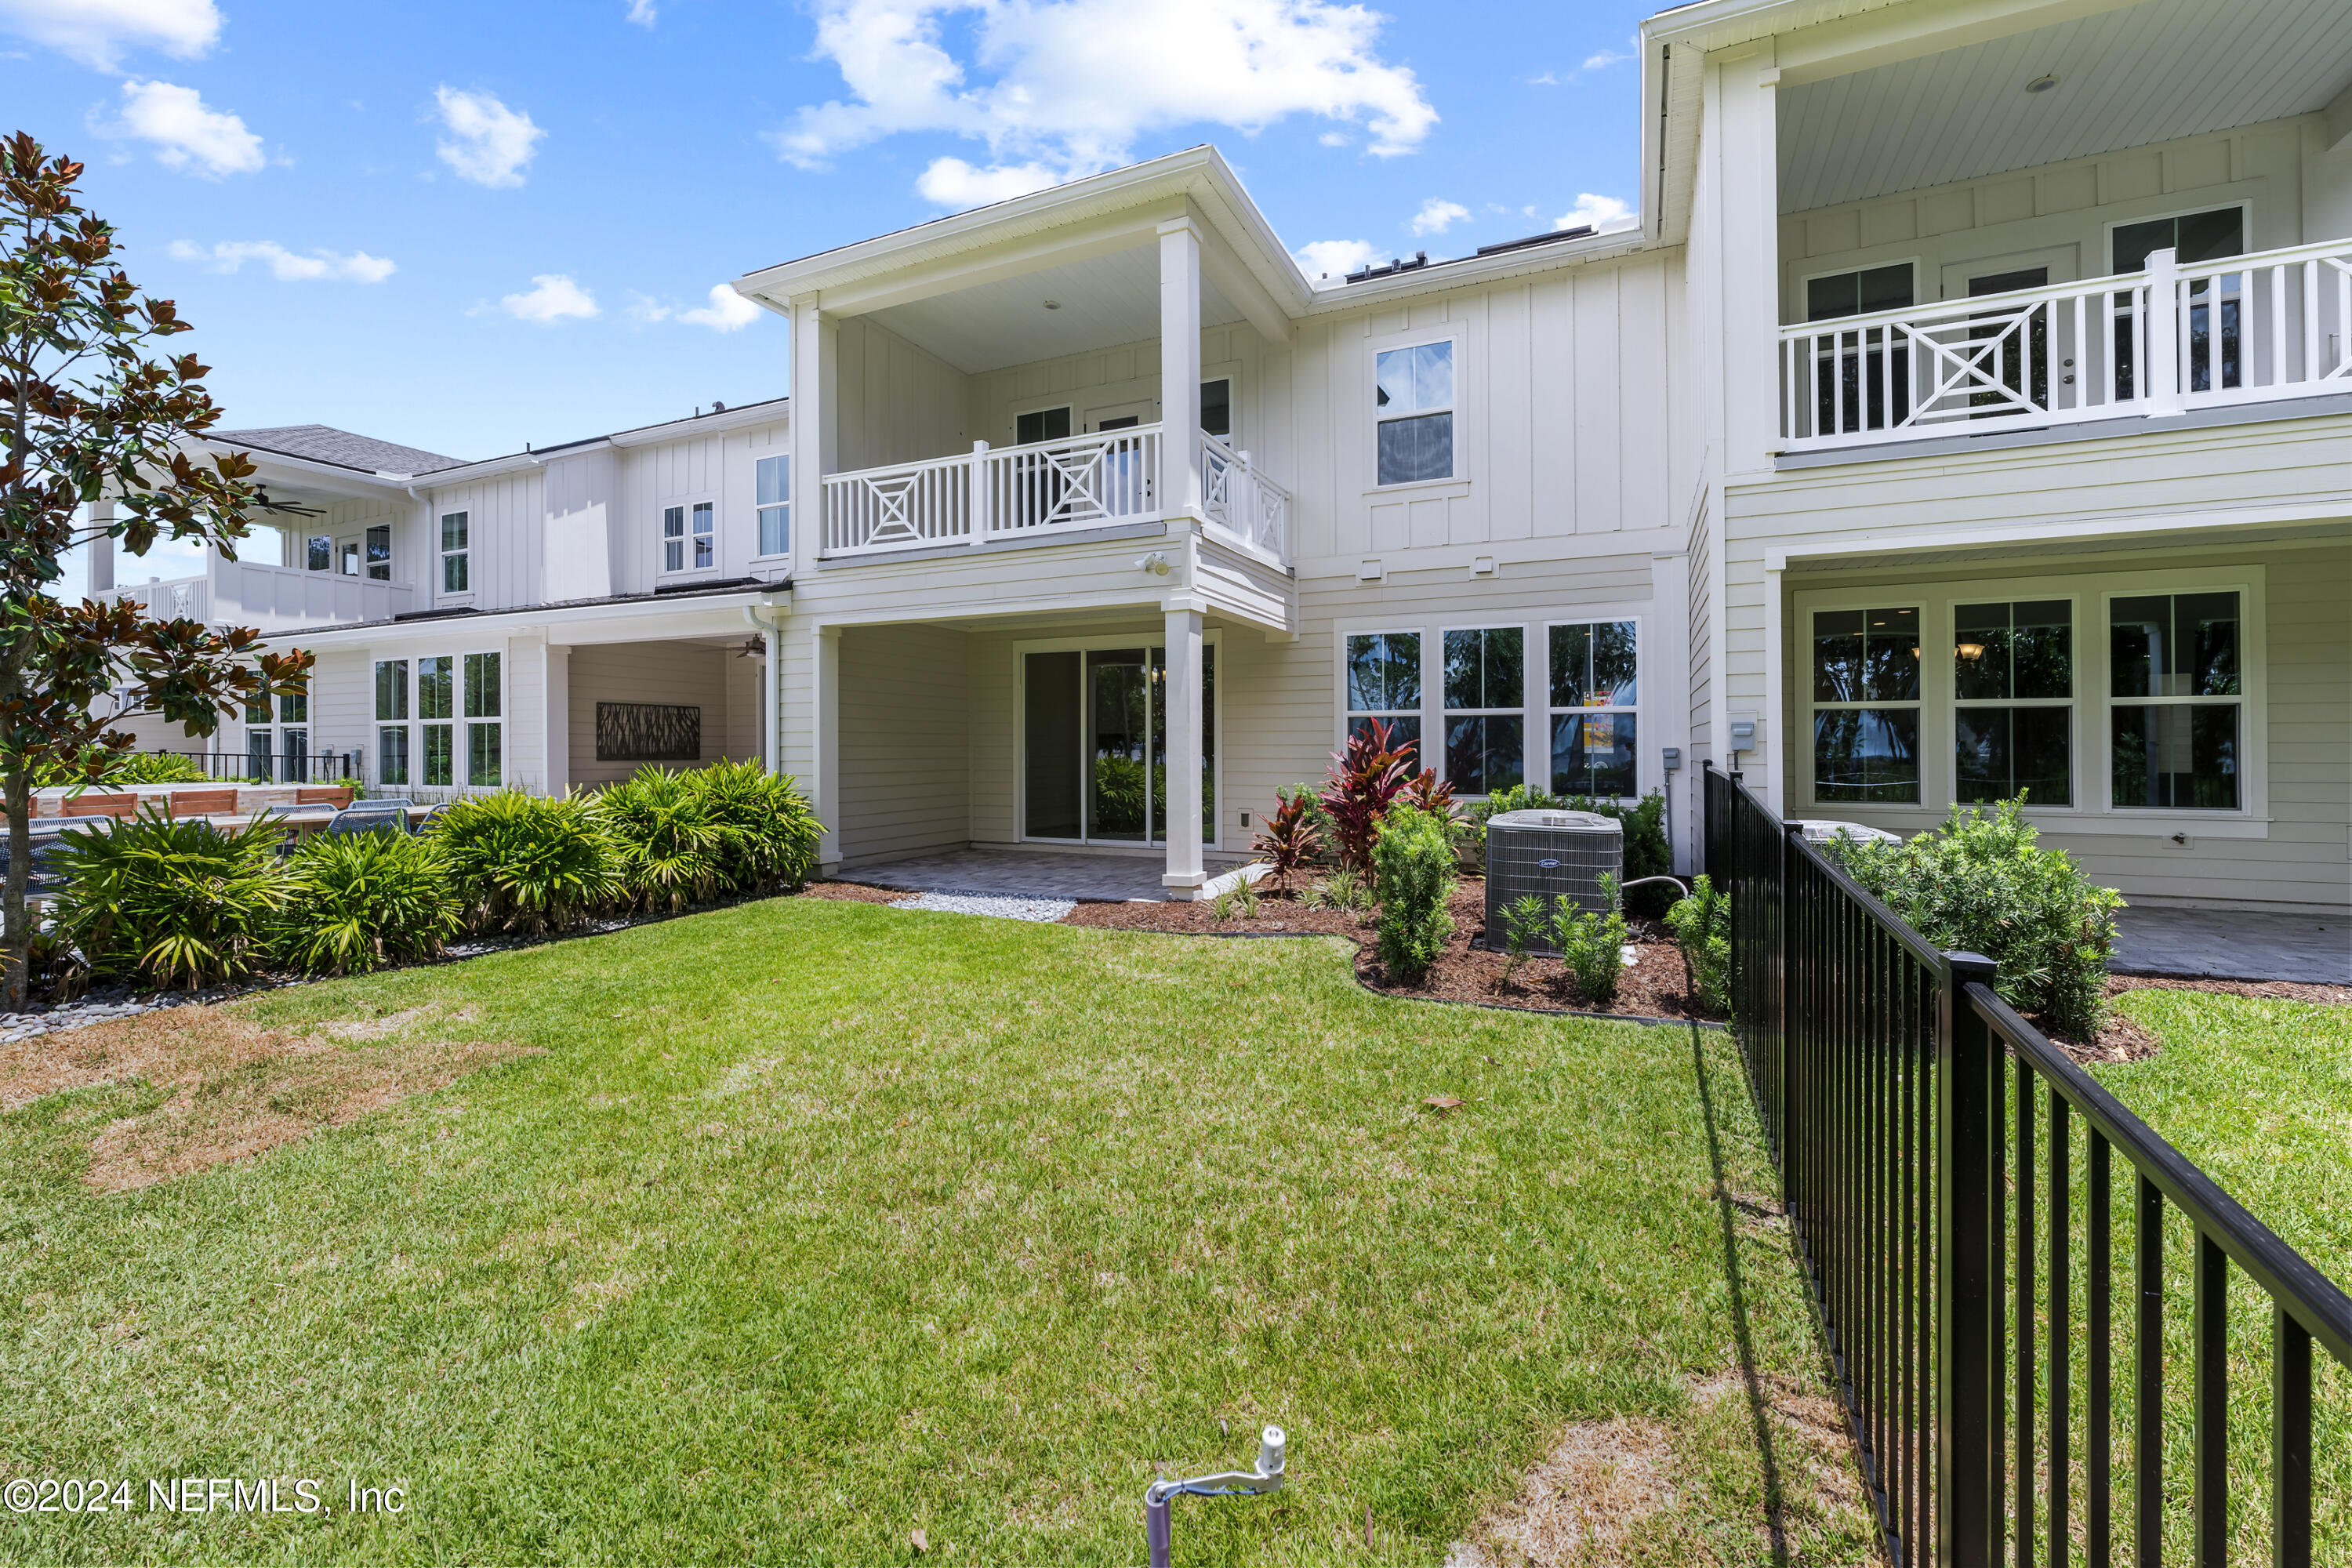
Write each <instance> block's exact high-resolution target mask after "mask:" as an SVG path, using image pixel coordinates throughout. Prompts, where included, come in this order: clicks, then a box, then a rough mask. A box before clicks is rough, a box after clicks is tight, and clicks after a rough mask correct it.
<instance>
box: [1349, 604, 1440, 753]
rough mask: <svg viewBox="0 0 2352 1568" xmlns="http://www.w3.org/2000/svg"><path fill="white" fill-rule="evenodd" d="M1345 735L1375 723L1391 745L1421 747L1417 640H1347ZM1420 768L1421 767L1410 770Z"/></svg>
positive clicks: (1369, 635) (1407, 635) (1392, 636)
mask: <svg viewBox="0 0 2352 1568" xmlns="http://www.w3.org/2000/svg"><path fill="white" fill-rule="evenodd" d="M1347 658H1348V662H1347V670H1346V676H1345V679H1346V682H1347V700H1348V733H1349V734H1350V735H1353V734H1354V733H1355V732H1356V731H1359V730H1361V729H1365V728H1367V727H1368V726H1369V725H1370V723H1371V721H1373V720H1375V719H1377V720H1380V721H1382V722H1384V723H1386V724H1387V725H1388V727H1389V731H1390V743H1391V745H1393V746H1398V747H1402V746H1406V745H1411V746H1413V747H1414V748H1416V751H1417V750H1418V748H1419V746H1420V744H1421V634H1420V633H1419V632H1359V633H1356V634H1354V635H1352V636H1350V637H1349V638H1348V653H1347ZM1414 765H1415V766H1416V767H1418V766H1419V765H1420V764H1419V763H1415V764H1414Z"/></svg>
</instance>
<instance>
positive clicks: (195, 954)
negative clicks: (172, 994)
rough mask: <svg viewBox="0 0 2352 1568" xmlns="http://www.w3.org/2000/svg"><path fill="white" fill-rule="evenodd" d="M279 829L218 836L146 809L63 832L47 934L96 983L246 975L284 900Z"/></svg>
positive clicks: (271, 823)
mask: <svg viewBox="0 0 2352 1568" xmlns="http://www.w3.org/2000/svg"><path fill="white" fill-rule="evenodd" d="M283 835H284V828H283V826H281V825H280V824H278V822H277V821H276V820H275V819H273V818H269V817H263V818H260V819H259V820H257V821H255V822H252V823H249V824H247V826H244V827H241V828H236V829H234V830H229V831H224V830H223V829H220V828H217V827H215V826H213V825H212V824H210V823H209V822H205V821H203V820H201V819H195V820H187V821H182V820H179V819H176V818H173V817H170V816H164V815H163V814H162V813H161V812H159V811H155V810H153V809H152V808H150V809H149V810H148V811H147V812H146V813H145V814H143V815H142V816H136V817H132V818H131V819H129V820H128V821H123V822H115V823H110V824H107V825H105V826H92V827H83V828H68V829H67V830H66V832H65V833H64V834H63V835H61V836H60V844H59V847H58V858H57V867H58V870H59V871H61V872H62V873H63V874H64V878H65V891H64V892H63V894H62V895H60V897H59V898H58V911H57V925H56V936H57V940H58V944H59V946H60V947H61V948H65V949H70V950H71V951H72V952H76V953H78V954H79V969H80V970H81V971H83V972H84V973H87V974H89V976H90V977H91V978H94V979H98V980H117V981H131V982H141V981H143V982H146V983H149V984H156V985H165V986H169V985H188V986H200V985H208V984H219V983H220V982H223V981H226V980H234V979H236V978H238V977H240V976H242V975H244V974H246V973H249V972H250V971H251V970H252V968H253V966H254V963H255V961H256V960H257V959H258V958H259V957H260V956H261V952H260V949H261V943H262V942H263V940H264V938H265V937H266V934H267V931H268V926H269V923H270V921H272V920H273V919H274V918H275V917H276V915H277V913H278V909H279V907H280V906H281V905H282V904H283V903H284V901H285V896H286V893H285V886H286V878H285V873H284V872H283V871H282V870H281V869H280V868H279V867H278V858H277V852H278V841H279V839H280V838H281V837H283Z"/></svg>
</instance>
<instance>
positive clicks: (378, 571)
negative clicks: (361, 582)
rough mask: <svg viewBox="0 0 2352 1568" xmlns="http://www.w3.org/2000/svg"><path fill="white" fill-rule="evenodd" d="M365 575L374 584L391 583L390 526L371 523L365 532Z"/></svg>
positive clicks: (385, 523)
mask: <svg viewBox="0 0 2352 1568" xmlns="http://www.w3.org/2000/svg"><path fill="white" fill-rule="evenodd" d="M367 574H368V580H369V581H370V582H374V583H389V582H391V581H392V524H390V523H388V522H378V523H371V524H370V525H369V527H368V531H367Z"/></svg>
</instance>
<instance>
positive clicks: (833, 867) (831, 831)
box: [809, 626, 841, 877]
mask: <svg viewBox="0 0 2352 1568" xmlns="http://www.w3.org/2000/svg"><path fill="white" fill-rule="evenodd" d="M814 641H815V644H816V647H815V654H816V659H815V663H816V668H815V669H814V671H813V672H812V673H813V675H814V681H813V682H812V685H813V688H814V689H813V690H812V691H811V692H810V697H811V700H812V702H811V705H812V706H813V707H814V709H815V710H816V711H815V714H814V718H815V723H814V726H813V727H812V728H813V730H814V733H812V734H811V736H810V737H809V739H810V741H811V742H812V749H813V750H814V752H815V753H816V756H815V763H816V765H815V766H814V768H812V769H811V770H810V771H811V773H814V775H815V776H814V778H813V779H811V780H810V782H811V783H812V784H815V786H816V810H817V816H818V818H819V819H820V820H821V821H823V822H824V837H823V838H821V839H819V840H818V842H817V851H816V862H817V871H818V872H819V874H820V875H823V876H826V877H830V876H832V875H833V874H834V873H835V871H838V870H839V869H841V628H840V627H839V626H818V627H817V628H816V629H815V637H814Z"/></svg>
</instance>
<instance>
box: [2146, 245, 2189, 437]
mask: <svg viewBox="0 0 2352 1568" xmlns="http://www.w3.org/2000/svg"><path fill="white" fill-rule="evenodd" d="M2180 292H2181V290H2180V262H2179V251H2177V250H2175V249H2173V248H2172V247H2170V246H2167V247H2165V248H2164V249H2162V250H2151V251H2149V252H2148V255H2147V310H2144V311H2142V312H2141V313H2142V315H2144V316H2145V317H2146V318H2147V334H2146V341H2147V364H2146V365H2145V366H2144V367H2142V368H2141V369H2140V371H2139V374H2140V375H2142V376H2143V377H2145V378H2146V379H2147V388H2146V389H2145V390H2144V391H2143V392H2142V393H2141V395H2142V396H2144V397H2146V398H2147V416H2148V417H2149V418H2151V419H2161V418H2164V417H2165V416H2168V415H2173V414H2178V413H2179V412H2180V411H2181V410H2182V409H2184V408H2185V407H2187V406H2188V405H2187V404H2186V403H2185V402H2183V401H2182V395H2183V394H2184V393H2185V392H2187V391H2188V389H2189V384H2191V381H2192V379H2193V378H2192V377H2189V376H2183V375H2182V374H2180V366H2181V362H2182V361H2183V359H2185V358H2186V357H2187V355H2186V353H2185V352H2184V350H2183V348H2182V346H2181V345H2182V343H2183V342H2185V341H2186V340H2187V339H2188V338H2189V321H2188V316H2189V311H2188V309H2187V308H2186V305H2185V303H2184V301H2183V300H2181V297H2180Z"/></svg>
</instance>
